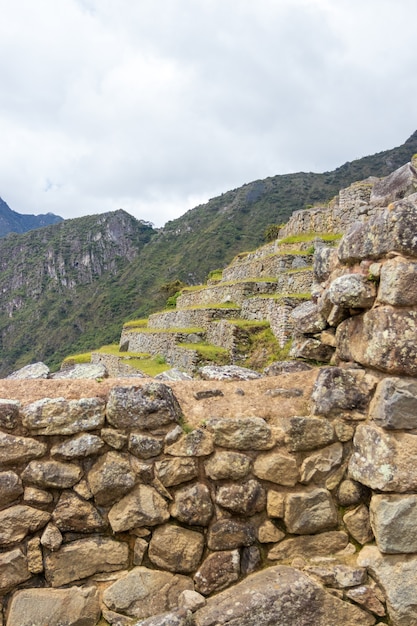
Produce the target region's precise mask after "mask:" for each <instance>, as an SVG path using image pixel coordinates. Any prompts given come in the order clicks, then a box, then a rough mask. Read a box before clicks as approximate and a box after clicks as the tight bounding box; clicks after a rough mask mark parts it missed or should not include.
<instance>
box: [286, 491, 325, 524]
mask: <svg viewBox="0 0 417 626" xmlns="http://www.w3.org/2000/svg"><path fill="white" fill-rule="evenodd" d="M284 521H285V524H286V527H287V531H288V532H289V533H291V534H294V535H311V534H313V533H317V532H320V531H323V530H329V529H331V528H334V527H335V526H337V511H336V507H335V505H334V504H333V500H332V496H331V493H330V492H329V491H327V489H319V488H317V489H313V490H312V491H308V492H299V493H290V494H288V495H287V498H286V500H285V516H284Z"/></svg>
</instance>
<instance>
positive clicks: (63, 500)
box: [52, 491, 107, 533]
mask: <svg viewBox="0 0 417 626" xmlns="http://www.w3.org/2000/svg"><path fill="white" fill-rule="evenodd" d="M52 520H53V521H54V523H55V525H56V526H57V527H58V528H59V530H60V531H61V532H65V531H72V532H81V533H90V532H94V531H98V530H102V529H103V528H105V527H106V526H107V524H106V522H105V521H104V519H103V518H102V516H101V515H100V513H99V512H98V511H97V509H96V508H95V507H94V506H93V505H92V504H91V503H90V502H86V501H85V500H83V499H82V498H79V497H78V496H77V495H76V494H75V493H73V492H72V491H64V492H63V493H61V496H60V498H59V500H58V503H57V505H56V507H55V510H54V512H53V514H52Z"/></svg>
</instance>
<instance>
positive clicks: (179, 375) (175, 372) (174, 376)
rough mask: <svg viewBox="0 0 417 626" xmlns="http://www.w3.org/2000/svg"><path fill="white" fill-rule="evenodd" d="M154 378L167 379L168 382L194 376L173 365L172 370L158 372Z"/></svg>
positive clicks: (188, 378)
mask: <svg viewBox="0 0 417 626" xmlns="http://www.w3.org/2000/svg"><path fill="white" fill-rule="evenodd" d="M154 378H155V380H165V381H167V382H171V381H176V380H192V379H193V377H192V376H190V375H189V374H187V373H186V372H182V371H181V370H179V369H177V368H176V367H173V368H171V369H170V370H166V371H165V372H161V373H160V374H157V375H156V376H155V377H154Z"/></svg>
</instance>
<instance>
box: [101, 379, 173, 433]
mask: <svg viewBox="0 0 417 626" xmlns="http://www.w3.org/2000/svg"><path fill="white" fill-rule="evenodd" d="M106 413H107V419H108V421H109V422H110V424H111V425H112V426H114V427H115V428H121V429H140V428H143V429H147V430H153V429H156V428H159V427H161V426H165V425H167V424H170V423H172V422H178V421H179V419H180V417H181V408H180V405H179V404H178V401H177V399H176V397H175V396H174V393H173V391H172V389H171V388H170V387H167V386H166V385H164V384H162V383H155V382H153V383H148V384H146V385H143V387H137V386H133V385H132V386H128V387H113V389H112V390H111V391H110V393H109V399H108V402H107V411H106Z"/></svg>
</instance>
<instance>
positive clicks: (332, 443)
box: [0, 370, 379, 626]
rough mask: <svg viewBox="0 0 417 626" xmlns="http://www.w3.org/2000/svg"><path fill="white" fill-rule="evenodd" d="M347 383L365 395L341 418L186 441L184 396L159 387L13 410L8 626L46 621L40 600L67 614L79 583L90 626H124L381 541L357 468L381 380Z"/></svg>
mask: <svg viewBox="0 0 417 626" xmlns="http://www.w3.org/2000/svg"><path fill="white" fill-rule="evenodd" d="M325 371H326V370H325ZM343 375H345V376H347V377H348V378H349V383H351V382H352V380H354V382H355V384H354V387H355V389H362V394H360V393H359V392H358V395H357V396H355V397H354V398H353V399H352V398H350V405H349V407H347V408H346V410H345V411H344V413H343V415H339V413H338V412H337V411H334V410H332V411H328V410H327V409H326V411H325V415H322V416H320V417H318V416H316V415H310V416H304V417H294V418H289V419H287V420H282V419H281V420H278V421H276V423H275V424H274V426H273V427H272V426H270V425H269V424H268V423H267V422H266V421H265V420H263V419H261V418H257V417H252V418H239V417H236V418H227V419H226V418H224V419H223V418H221V417H211V416H209V415H208V416H207V419H206V420H205V422H204V424H202V425H201V427H200V428H196V429H195V430H193V431H192V432H190V433H188V434H186V433H185V432H184V431H183V430H182V428H181V426H180V423H181V411H180V408H179V406H178V403H177V402H176V399H175V397H174V395H173V393H172V391H171V390H170V389H169V388H168V387H166V386H164V385H162V384H157V383H151V384H145V385H144V386H143V387H137V386H127V387H115V388H113V389H112V391H111V392H110V395H109V398H108V401H107V403H106V402H105V401H104V400H103V399H100V398H85V399H82V400H79V401H77V400H72V401H66V400H64V399H44V400H41V401H38V402H35V403H33V404H31V405H28V406H20V405H19V404H18V403H17V402H13V401H7V400H3V401H2V402H1V403H0V450H1V457H0V458H1V466H0V469H1V471H0V494H1V499H0V501H1V503H2V504H1V510H0V550H1V552H0V594H1V595H2V596H3V606H4V612H5V615H7V616H8V617H7V626H12V625H13V626H15V625H17V624H19V625H20V624H22V623H23V622H19V619H21V613H20V611H21V610H22V608H21V607H22V603H23V605H24V606H25V607H26V609H25V610H26V611H29V614H31V615H33V611H35V614H36V610H37V609H36V608H33V607H32V609H30V608H28V606H27V604H25V602H26V600H25V598H26V599H27V597H28V594H29V597H32V598H33V601H32V604H33V606H34V607H36V601H35V598H36V597H37V596H36V594H37V593H38V592H39V590H38V588H39V587H41V588H42V590H43V592H42V593H43V594H44V595H43V596H42V597H45V598H47V599H48V601H49V606H51V603H52V604H54V603H55V605H56V606H57V607H60V610H62V611H64V612H65V610H66V609H65V608H63V607H64V605H65V603H66V602H67V601H68V598H67V595H68V589H67V587H68V586H69V585H75V587H71V589H72V590H73V591H72V594H73V598H78V596H77V594H78V595H81V596H82V597H83V598H84V600H83V602H85V603H86V604H87V605H88V607H89V608H88V610H89V611H90V612H91V614H92V617H91V620H90V621H88V622H85V623H86V624H95V623H97V622H98V619H99V613H100V610H102V611H103V615H104V617H105V618H106V619H107V620H108V621H109V622H110V623H114V624H116V623H122V622H121V621H120V620H121V619H125V620H127V617H131V618H136V619H138V618H146V617H148V616H149V615H152V614H155V613H158V612H161V613H162V612H163V611H165V610H168V609H171V608H172V607H174V606H177V604H178V602H179V600H178V597H179V596H180V594H181V593H182V592H184V591H185V590H196V591H198V592H199V593H200V594H202V596H209V595H211V594H212V593H214V592H217V591H220V590H221V589H224V588H226V587H228V586H230V585H231V584H232V583H234V582H236V581H237V580H239V579H241V578H242V577H244V576H245V575H247V574H249V573H250V572H253V571H256V570H258V569H261V568H262V567H264V566H265V564H268V565H273V564H274V563H278V562H286V561H287V560H288V559H290V560H292V559H294V558H295V557H297V555H299V557H303V558H306V555H311V556H312V555H315V556H316V557H317V556H319V555H323V556H324V555H328V554H329V553H332V552H340V551H345V552H344V553H346V554H350V553H351V552H354V551H355V548H354V545H353V544H352V543H350V542H351V541H352V540H354V541H355V542H359V543H367V542H369V541H370V540H371V538H372V531H371V528H370V526H369V516H368V514H367V511H368V509H367V503H368V501H369V495H368V491H367V489H366V488H362V487H361V486H360V485H359V483H357V482H353V481H352V480H351V479H348V478H347V476H346V467H347V464H348V462H349V457H350V453H351V439H352V436H353V433H354V430H355V426H356V424H357V423H358V420H364V419H365V416H366V407H367V404H368V402H369V395H368V394H369V392H370V391H371V390H372V389H373V388H374V387H375V382H376V381H375V380H374V379H373V378H372V377H370V378H367V377H366V376H365V375H364V374H363V372H362V371H357V370H352V371H349V372H345V373H344V374H343ZM344 382H346V381H345V380H344ZM349 388H350V386H349ZM282 393H284V394H287V395H286V397H288V394H294V395H299V394H301V393H302V390H300V389H293V390H286V391H285V390H279V389H277V390H276V393H275V395H273V396H271V399H270V401H271V402H279V398H280V394H282ZM317 394H318V395H317V398H316V405H317V404H318V406H319V407H322V405H323V404H325V405H326V406H327V405H328V402H329V398H327V396H326V394H325V393H324V394H323V391H322V390H321V391H320V388H319V390H318V392H317ZM326 402H327V404H326ZM352 403H353V404H355V403H356V406H355V408H354V409H352V406H353V404H352ZM355 467H356V465H355ZM354 471H355V472H357V470H356V469H355V470H354ZM355 476H356V474H355ZM356 477H357V476H356ZM378 502H379V501H378ZM346 507H347V508H346ZM343 568H344V569H343V580H344V582H343V583H341V586H342V588H343V589H346V590H347V589H349V588H350V587H351V586H355V585H359V584H365V583H366V582H367V580H368V579H367V574H366V569H365V567H362V566H361V567H356V566H355V567H353V566H348V565H346V564H345V565H344V566H343ZM127 570H129V572H130V573H129V574H127ZM219 572H221V575H220V573H219ZM138 586H139V587H140V592H139V591H138V588H139V587H138ZM64 588H65V593H64V592H63V590H64ZM31 589H33V590H34V591H33V594H34V595H32V596H30V593H29V592H30V590H31ZM60 594H64V595H60ZM65 594H67V595H65ZM345 599H346V598H345ZM348 606H350V605H348ZM19 607H20V608H19ZM31 610H32V613H30V611H31ZM57 610H58V609H57ZM352 610H353V607H352ZM354 610H355V611H356V612H355V616H356V617H358V616H359V617H360V619H361V620H362V619H364V620H365V621H364V623H367V624H372V623H374V622H373V621H372V619H371V617H370V614H369V613H367V612H363V611H361V610H359V609H356V608H355V609H354ZM85 611H87V608H86V609H85ZM87 612H88V611H87ZM122 616H125V617H124V618H123V617H122ZM117 620H119V621H117ZM28 623H29V622H28ZM30 623H32V622H30ZM33 623H38V622H36V619H35V620H34V622H33ZM45 623H47V622H45ZM63 623H64V622H63ZM71 623H73V622H71ZM74 623H75V622H74ZM83 623H84V622H83ZM123 623H128V621H125V622H123ZM346 623H349V622H346Z"/></svg>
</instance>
